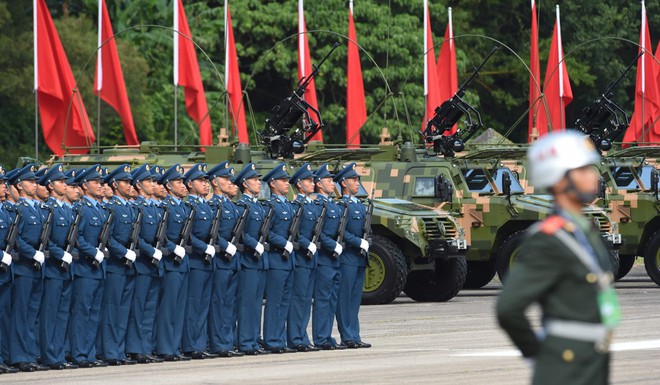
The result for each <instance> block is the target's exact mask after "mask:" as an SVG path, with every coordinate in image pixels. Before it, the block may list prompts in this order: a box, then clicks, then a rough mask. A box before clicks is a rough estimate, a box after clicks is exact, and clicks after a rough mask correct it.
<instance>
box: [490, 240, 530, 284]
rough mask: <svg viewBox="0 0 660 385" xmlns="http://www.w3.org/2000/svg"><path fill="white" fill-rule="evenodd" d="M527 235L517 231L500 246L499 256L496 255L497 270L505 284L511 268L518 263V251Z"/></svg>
mask: <svg viewBox="0 0 660 385" xmlns="http://www.w3.org/2000/svg"><path fill="white" fill-rule="evenodd" d="M524 235H525V231H524V230H522V231H516V232H515V233H513V234H511V235H509V236H508V237H507V238H506V239H505V240H504V242H502V244H501V245H500V248H499V250H498V251H497V254H496V255H495V269H496V270H497V276H498V277H499V279H500V281H502V283H504V281H505V280H506V276H507V274H509V270H510V269H511V266H513V264H514V263H515V262H516V259H517V257H518V250H519V249H520V244H521V242H522V240H523V237H524Z"/></svg>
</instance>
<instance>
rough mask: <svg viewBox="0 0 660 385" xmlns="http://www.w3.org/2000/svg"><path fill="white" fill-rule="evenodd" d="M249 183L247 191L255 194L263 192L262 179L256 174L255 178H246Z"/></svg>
mask: <svg viewBox="0 0 660 385" xmlns="http://www.w3.org/2000/svg"><path fill="white" fill-rule="evenodd" d="M244 183H245V184H246V185H247V187H248V188H247V190H246V191H247V192H249V193H252V194H254V195H255V196H257V195H259V194H260V193H261V180H259V178H257V177H256V176H255V177H254V178H250V179H246V180H245V182H244Z"/></svg>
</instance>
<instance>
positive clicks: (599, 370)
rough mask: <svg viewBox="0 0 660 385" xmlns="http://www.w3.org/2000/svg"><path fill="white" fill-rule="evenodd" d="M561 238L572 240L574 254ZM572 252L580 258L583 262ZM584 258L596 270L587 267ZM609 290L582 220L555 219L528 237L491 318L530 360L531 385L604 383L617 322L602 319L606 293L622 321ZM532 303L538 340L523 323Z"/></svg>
mask: <svg viewBox="0 0 660 385" xmlns="http://www.w3.org/2000/svg"><path fill="white" fill-rule="evenodd" d="M567 218H570V219H567ZM580 229H582V231H580ZM560 235H564V236H567V237H568V238H570V239H571V242H573V243H572V246H573V248H571V247H570V246H569V245H568V244H567V243H566V241H562V239H561V237H560ZM564 239H565V238H564ZM575 247H578V248H581V249H582V250H583V251H586V253H584V252H583V253H581V254H582V255H583V258H582V259H581V258H580V257H579V256H578V254H579V253H576V252H574V250H576V249H575ZM585 257H590V258H591V260H590V262H592V263H594V264H595V263H597V266H594V265H591V266H590V268H589V267H587V265H588V263H585V260H584V258H585ZM601 269H602V271H599V270H601ZM610 283H611V263H610V253H609V252H608V250H607V248H606V246H605V244H604V243H603V240H602V238H601V237H600V234H599V233H598V231H597V230H596V229H594V228H593V225H592V224H591V223H590V222H589V221H588V220H587V219H586V218H584V217H575V216H569V215H564V216H559V215H554V216H551V217H549V218H548V219H546V220H545V221H543V222H541V223H539V224H538V225H536V226H535V227H533V228H532V229H530V231H529V235H528V237H527V238H526V240H525V241H524V242H523V245H521V248H520V250H519V253H518V259H517V261H516V265H515V266H514V268H513V269H512V271H511V274H510V275H509V277H508V279H507V281H506V283H505V285H504V288H503V289H502V293H501V294H500V297H499V300H498V302H497V316H498V320H499V322H500V325H501V326H502V328H504V330H505V331H506V332H507V333H508V335H509V337H510V338H511V340H512V341H513V342H514V343H515V345H516V346H517V347H518V348H519V349H520V351H521V352H522V354H523V356H525V357H528V358H532V359H534V361H535V365H534V366H535V370H534V376H533V380H532V383H533V384H562V385H568V384H589V385H593V384H606V383H607V382H608V377H609V353H608V352H607V347H608V345H609V338H610V337H611V328H612V327H613V325H614V324H616V322H617V321H616V320H615V321H612V320H611V319H610V318H607V319H606V317H605V316H601V314H603V313H602V312H603V311H604V310H603V309H604V308H606V307H603V306H599V302H600V301H601V300H602V297H603V293H604V292H606V293H608V294H611V295H613V297H614V299H613V302H614V308H615V309H614V311H615V313H616V316H619V314H620V313H619V311H618V303H617V302H616V294H614V293H613V291H612V289H611V288H610ZM608 289H609V290H608ZM599 297H601V298H600V299H599ZM610 299H612V298H611V297H610ZM532 303H538V304H539V305H540V306H541V309H542V311H543V326H544V328H543V330H542V331H541V332H540V333H539V335H537V334H536V333H535V332H534V331H533V330H532V328H531V326H530V323H529V321H528V320H527V318H526V317H525V310H526V309H527V308H528V307H529V306H530V305H531V304H532ZM608 303H609V302H608ZM609 310H611V309H609ZM605 311H606V312H607V310H605ZM615 318H616V317H615ZM605 324H608V325H607V327H605ZM603 331H604V333H602V335H603V336H604V338H599V337H598V336H599V335H601V333H598V332H603ZM590 335H595V336H591V337H589V336H590ZM590 339H591V340H590Z"/></svg>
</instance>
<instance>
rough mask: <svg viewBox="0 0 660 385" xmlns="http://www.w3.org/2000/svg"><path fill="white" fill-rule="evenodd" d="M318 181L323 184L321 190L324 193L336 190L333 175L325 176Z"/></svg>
mask: <svg viewBox="0 0 660 385" xmlns="http://www.w3.org/2000/svg"><path fill="white" fill-rule="evenodd" d="M318 183H319V184H320V185H321V186H320V187H321V189H320V191H321V192H322V193H323V194H328V195H330V194H331V193H332V192H334V191H335V182H334V181H333V180H332V178H331V177H327V178H323V179H321V180H320V181H319V182H318Z"/></svg>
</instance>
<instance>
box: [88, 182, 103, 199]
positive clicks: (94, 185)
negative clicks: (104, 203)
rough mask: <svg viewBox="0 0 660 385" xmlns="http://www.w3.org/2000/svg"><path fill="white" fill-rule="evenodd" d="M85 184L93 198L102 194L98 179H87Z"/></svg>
mask: <svg viewBox="0 0 660 385" xmlns="http://www.w3.org/2000/svg"><path fill="white" fill-rule="evenodd" d="M85 185H86V186H87V189H89V193H90V194H91V195H93V197H94V198H96V197H101V196H103V185H102V184H101V181H100V180H98V179H94V180H88V181H87V182H86V183H85Z"/></svg>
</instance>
